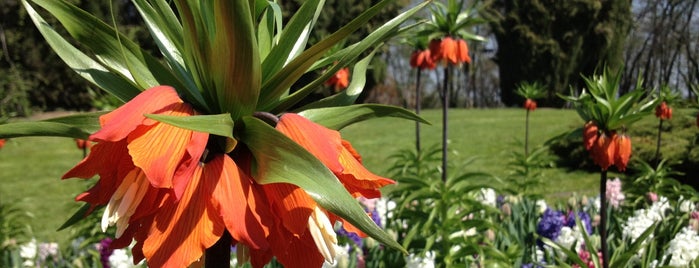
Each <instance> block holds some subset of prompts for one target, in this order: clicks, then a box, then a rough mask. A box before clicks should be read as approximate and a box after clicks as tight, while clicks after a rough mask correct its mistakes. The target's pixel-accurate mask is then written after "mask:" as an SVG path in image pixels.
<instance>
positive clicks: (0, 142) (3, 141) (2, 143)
mask: <svg viewBox="0 0 699 268" xmlns="http://www.w3.org/2000/svg"><path fill="white" fill-rule="evenodd" d="M5 141H6V140H5V139H0V149H2V147H4V146H5Z"/></svg>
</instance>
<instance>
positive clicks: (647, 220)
mask: <svg viewBox="0 0 699 268" xmlns="http://www.w3.org/2000/svg"><path fill="white" fill-rule="evenodd" d="M670 209H671V208H670V204H669V202H668V200H667V198H666V197H660V200H658V202H655V203H653V205H651V206H650V207H649V208H648V209H639V210H636V211H634V214H633V216H631V217H629V218H628V219H627V220H626V222H625V223H624V224H623V225H622V228H623V229H622V237H623V238H624V239H628V241H629V242H630V243H633V242H635V241H636V239H638V237H640V236H641V234H643V232H645V231H646V230H647V229H648V228H650V226H651V225H653V224H654V223H656V222H659V221H662V220H663V218H665V213H666V212H667V211H668V210H670ZM650 239H653V234H651V235H650V236H648V238H646V240H644V241H643V244H645V243H646V242H647V241H648V240H650ZM643 249H644V247H641V250H639V252H638V255H642V254H643Z"/></svg>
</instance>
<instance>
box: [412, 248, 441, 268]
mask: <svg viewBox="0 0 699 268" xmlns="http://www.w3.org/2000/svg"><path fill="white" fill-rule="evenodd" d="M434 257H435V254H434V252H432V251H428V252H426V253H425V256H424V257H422V256H418V255H415V254H414V253H411V254H410V255H409V256H406V257H405V267H406V268H434Z"/></svg>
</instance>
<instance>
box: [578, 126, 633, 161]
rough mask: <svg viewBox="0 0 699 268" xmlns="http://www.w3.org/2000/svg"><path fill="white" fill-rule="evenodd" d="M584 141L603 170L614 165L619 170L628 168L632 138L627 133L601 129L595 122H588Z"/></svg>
mask: <svg viewBox="0 0 699 268" xmlns="http://www.w3.org/2000/svg"><path fill="white" fill-rule="evenodd" d="M583 143H584V144H585V149H587V150H588V151H589V152H590V156H591V157H592V161H594V162H595V164H597V165H599V166H600V167H601V168H602V170H607V169H608V168H609V167H610V166H612V165H614V166H616V167H617V169H619V171H624V170H626V165H627V164H628V163H629V159H630V158H631V139H630V138H629V136H627V135H626V134H617V133H616V131H610V132H606V131H601V130H600V129H599V128H598V127H597V125H596V124H595V123H594V122H587V123H586V124H585V127H584V128H583Z"/></svg>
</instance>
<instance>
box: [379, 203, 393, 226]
mask: <svg viewBox="0 0 699 268" xmlns="http://www.w3.org/2000/svg"><path fill="white" fill-rule="evenodd" d="M395 208H396V202H393V201H391V200H388V199H386V198H383V197H382V198H379V200H378V201H377V202H376V212H377V213H379V217H380V218H381V227H382V228H386V221H387V220H388V219H390V218H393V210H394V209H395Z"/></svg>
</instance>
